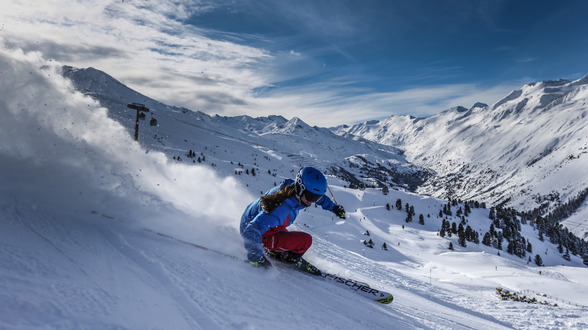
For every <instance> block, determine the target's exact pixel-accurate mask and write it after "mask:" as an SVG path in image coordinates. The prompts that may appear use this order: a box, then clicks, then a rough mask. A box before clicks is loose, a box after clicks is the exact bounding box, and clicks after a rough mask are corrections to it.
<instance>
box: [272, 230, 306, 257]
mask: <svg viewBox="0 0 588 330" xmlns="http://www.w3.org/2000/svg"><path fill="white" fill-rule="evenodd" d="M261 242H262V243H263V246H264V247H265V248H266V249H268V250H270V251H292V252H294V253H304V252H306V250H308V249H309V248H310V246H311V245H312V236H311V235H310V234H307V233H305V232H301V231H278V232H276V233H270V232H269V231H268V232H267V233H265V234H263V236H261Z"/></svg>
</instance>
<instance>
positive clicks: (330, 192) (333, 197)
mask: <svg viewBox="0 0 588 330" xmlns="http://www.w3.org/2000/svg"><path fill="white" fill-rule="evenodd" d="M327 189H328V190H329V194H331V198H332V199H333V202H335V204H339V203H337V200H335V196H333V192H332V191H331V188H329V186H327Z"/></svg>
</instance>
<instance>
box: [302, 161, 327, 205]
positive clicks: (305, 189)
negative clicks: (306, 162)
mask: <svg viewBox="0 0 588 330" xmlns="http://www.w3.org/2000/svg"><path fill="white" fill-rule="evenodd" d="M296 187H297V192H298V196H299V197H301V196H302V195H304V197H305V198H306V200H308V201H310V202H316V201H318V200H319V199H320V198H321V197H322V196H323V195H324V194H325V193H326V192H327V179H326V178H325V176H324V175H323V173H321V171H319V170H317V169H316V168H314V167H304V168H302V169H301V170H300V171H299V172H298V174H297V175H296Z"/></svg>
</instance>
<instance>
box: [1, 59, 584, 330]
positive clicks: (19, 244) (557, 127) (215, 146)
mask: <svg viewBox="0 0 588 330" xmlns="http://www.w3.org/2000/svg"><path fill="white" fill-rule="evenodd" d="M0 75H1V78H2V79H1V84H0V95H2V101H1V102H0V107H1V108H0V111H1V113H2V114H3V121H2V122H1V123H0V126H1V127H0V138H1V139H0V141H1V142H0V158H1V161H0V166H1V167H2V173H3V174H2V175H1V176H0V182H1V185H0V187H1V188H0V228H2V229H1V230H0V251H1V253H0V278H1V280H0V283H1V284H0V328H7V329H21V328H22V329H30V328H96V329H104V328H133V329H137V328H165V329H216V328H218V329H226V328H235V329H257V328H262V329H264V328H271V327H275V328H284V329H299V328H310V329H318V328H320V329H358V328H359V329H363V328H368V329H370V328H393V329H414V328H424V329H428V328H434V329H472V328H473V329H500V328H526V329H541V328H562V329H563V328H565V329H570V328H576V329H581V328H586V327H588V307H587V306H588V298H587V297H588V283H587V282H586V280H585V278H586V266H585V265H584V264H583V260H582V257H581V256H580V255H575V254H573V253H572V254H571V255H569V254H568V258H566V259H564V258H563V256H562V253H561V252H560V251H558V248H560V247H559V246H558V245H557V244H553V243H552V242H551V241H550V240H549V239H548V238H547V237H546V238H545V239H544V240H541V239H540V236H541V233H540V232H541V231H540V229H539V226H538V225H537V224H536V223H534V222H532V221H528V220H523V221H521V218H520V217H516V216H515V217H513V216H511V215H510V214H509V213H508V211H504V210H506V208H504V209H500V208H499V209H491V207H490V206H491V205H501V206H504V207H509V206H510V207H514V208H515V209H517V210H519V209H520V211H530V210H533V209H535V208H536V207H537V206H538V205H541V203H542V202H543V201H545V200H546V199H547V196H550V194H551V193H553V192H557V200H556V202H561V203H564V202H566V201H568V200H569V199H570V198H573V197H575V196H576V195H578V194H579V193H581V192H582V191H584V190H585V189H586V188H587V184H586V179H587V178H588V175H587V173H586V169H585V168H584V167H583V166H581V164H582V163H585V157H586V155H585V154H586V148H587V147H588V146H587V143H588V141H587V140H586V137H587V136H588V134H586V133H587V132H586V131H585V130H586V128H585V126H584V124H583V121H585V118H584V117H583V113H585V111H586V110H585V105H586V100H587V99H588V96H587V95H586V93H587V90H588V88H587V87H586V86H588V85H587V84H586V83H587V81H586V78H584V79H581V80H579V81H575V82H563V81H560V82H551V83H545V82H544V83H539V84H530V85H527V86H525V87H523V88H522V89H521V90H520V91H515V92H513V93H512V94H511V95H509V96H507V97H506V98H505V99H503V100H501V101H499V102H497V103H496V104H495V105H493V106H487V105H480V104H478V105H476V106H474V107H472V108H471V109H469V110H467V109H462V108H458V109H452V110H448V111H446V112H443V113H441V114H439V115H437V116H434V117H431V118H424V119H416V118H410V117H391V118H388V119H387V120H384V121H381V122H370V123H365V124H362V125H356V126H352V127H340V128H336V129H333V130H330V129H327V128H320V127H311V126H309V125H307V124H305V123H304V122H302V121H301V120H299V119H297V118H294V119H291V120H287V119H285V118H283V117H266V118H251V117H247V116H243V117H220V116H209V115H207V114H205V113H202V112H197V111H192V110H189V109H183V108H176V107H173V106H169V105H165V104H162V103H160V102H157V101H156V100H152V99H149V98H147V97H145V96H143V95H141V94H139V93H137V92H135V91H133V90H131V89H129V88H127V87H126V86H124V85H122V84H120V83H119V82H117V81H116V80H114V79H112V77H110V76H108V75H106V74H104V73H102V72H100V71H98V70H94V69H83V70H78V69H74V68H69V67H65V68H62V66H61V65H59V64H58V63H53V62H52V61H47V60H45V59H43V58H42V57H41V56H40V55H39V54H37V53H28V54H25V53H22V52H19V51H7V50H4V49H3V50H0ZM64 76H65V78H64ZM70 79H71V80H70ZM545 95H548V96H545ZM549 95H554V96H553V97H551V96H549ZM129 103H140V104H144V105H145V106H146V107H147V108H149V109H150V112H149V113H147V114H146V118H145V120H141V121H140V130H139V142H138V143H137V142H135V141H134V140H133V134H132V133H133V129H134V124H135V113H134V111H132V110H131V109H129V108H128V107H127V105H128V104H129ZM564 105H566V106H564ZM151 118H154V119H156V121H157V123H155V124H154V125H150V119H151ZM489 118H491V120H489ZM539 129H545V133H542V134H537V130H539ZM335 132H336V133H337V134H335ZM427 132H428V134H427ZM503 141H506V142H503ZM505 150H506V151H508V152H505ZM458 152H459V154H458ZM307 165H312V166H316V167H318V168H320V169H322V170H324V171H325V173H326V174H327V175H328V181H329V185H330V187H331V190H332V193H333V196H334V198H335V199H336V200H337V202H338V203H339V204H341V205H344V206H345V208H346V210H347V219H346V220H344V221H343V220H341V219H338V218H335V217H334V216H333V215H332V214H331V213H328V212H324V211H322V210H319V209H317V208H315V207H310V208H309V209H308V210H307V211H305V212H302V213H301V214H300V216H299V219H298V220H297V222H296V224H295V227H296V228H297V229H298V230H302V231H306V232H308V233H310V234H312V235H313V238H314V243H313V246H312V248H311V249H310V250H309V252H308V254H307V258H308V260H309V261H311V262H312V263H313V264H315V265H316V266H317V267H319V268H321V269H323V270H325V271H328V272H331V273H334V274H338V275H339V276H342V277H347V278H353V279H356V280H359V281H363V282H366V283H369V284H370V286H372V287H374V288H376V289H380V290H385V291H389V292H391V293H393V294H394V298H395V299H394V302H393V303H392V304H390V305H380V304H377V303H374V302H371V301H368V300H365V299H361V298H360V297H358V296H357V295H355V294H354V293H353V292H349V291H346V290H342V289H340V288H338V287H337V286H334V285H330V284H329V283H327V282H324V281H321V280H318V279H316V278H312V277H311V276H309V275H306V274H302V273H296V272H292V271H288V270H287V269H284V268H281V267H279V265H276V267H274V269H271V270H269V271H263V270H259V269H255V268H253V267H250V266H249V265H247V264H245V263H243V262H240V261H239V260H236V259H243V258H245V250H244V248H243V246H242V239H241V237H240V235H239V233H238V223H239V218H240V216H241V213H242V212H243V210H244V208H245V207H246V206H247V204H248V203H250V202H251V201H252V200H254V199H255V198H257V197H258V196H259V195H260V194H261V193H263V192H264V191H266V190H268V189H269V188H271V187H273V186H274V185H275V184H277V183H279V182H281V181H282V180H284V179H285V178H292V177H294V176H295V174H296V172H297V171H298V169H299V168H300V167H301V166H307ZM383 185H387V186H389V187H390V191H389V193H388V194H384V193H383V192H382V189H381V186H383ZM363 186H367V188H365V189H356V188H357V187H363ZM351 187H353V188H351ZM448 196H450V197H452V199H451V200H449V199H448V198H447V197H448ZM484 204H487V206H486V207H483V206H484ZM397 205H399V207H397ZM584 205H585V203H584ZM556 206H557V204H549V205H548V206H546V209H547V210H548V211H550V210H551V209H553V208H555V207H556ZM550 208H551V209H550ZM584 209H585V206H584V207H583V208H582V207H580V208H579V209H578V211H577V212H576V213H574V215H572V216H571V217H570V218H569V219H568V220H566V221H569V222H570V223H576V222H577V223H578V226H579V227H578V228H576V229H578V230H576V231H575V233H577V234H581V233H584V231H582V230H584V229H583V228H585V226H586V220H585V219H586V217H585V213H584V212H583V211H582V210H584ZM411 210H414V212H412V211H411ZM466 210H467V211H466ZM466 213H467V214H466ZM498 213H500V214H501V216H504V217H502V218H501V217H496V216H494V219H490V215H491V214H494V215H496V214H498ZM505 214H506V215H505ZM409 215H410V217H412V221H407V218H408V217H409ZM446 221H447V222H448V223H450V225H449V227H450V229H448V230H447V231H445V230H442V227H443V223H444V222H446ZM572 221H576V222H572ZM509 222H513V223H515V226H517V224H518V226H520V230H518V231H517V233H519V234H515V233H510V235H514V236H516V235H520V237H518V239H519V240H521V238H522V241H523V242H524V243H525V244H524V248H523V249H522V250H521V249H519V250H518V252H519V253H522V254H523V256H522V257H521V256H517V255H515V254H511V253H509V252H507V248H508V247H507V244H508V241H507V240H506V239H504V240H503V236H504V235H506V232H507V231H509V230H510V229H507V228H510V227H509V226H508V223H509ZM565 223H566V222H564V224H565ZM460 225H461V226H460ZM492 225H494V226H493V227H494V228H495V234H492V235H491V242H490V244H488V245H487V244H484V243H483V242H482V241H483V238H484V236H485V234H486V233H488V232H491V226H492ZM452 226H453V227H455V230H454V229H453V228H451V227H452ZM458 227H459V228H458ZM467 228H470V231H469V233H470V234H471V233H472V231H473V232H476V233H478V234H477V236H478V237H477V238H476V235H475V234H471V235H469V236H468V238H467V239H465V241H464V240H461V239H460V238H462V237H464V236H463V235H464V233H465V231H466V229H467ZM441 232H443V233H441ZM158 233H159V234H158ZM449 233H451V236H450V235H449ZM498 237H500V242H501V248H497V247H498V242H499V241H498ZM470 238H471V240H470ZM476 240H478V241H479V242H475V241H476ZM371 243H373V244H371ZM194 244H197V245H199V246H205V247H207V248H209V249H211V250H209V251H205V250H202V249H200V248H197V247H195V246H194ZM368 245H371V246H368ZM450 245H451V246H452V247H453V250H450V249H449V246H450ZM529 247H530V248H529ZM212 250H214V251H212ZM215 251H219V252H221V253H218V252H215ZM225 255H230V256H234V257H236V259H235V258H229V257H226V256H225ZM536 256H539V257H540V260H541V263H543V266H541V267H539V266H538V265H537V264H536ZM497 289H499V290H497ZM506 291H508V292H509V293H508V294H504V293H505V292H506ZM514 293H516V295H515V294H514ZM523 296H525V298H524V299H523V298H522V297H523ZM515 298H516V299H515Z"/></svg>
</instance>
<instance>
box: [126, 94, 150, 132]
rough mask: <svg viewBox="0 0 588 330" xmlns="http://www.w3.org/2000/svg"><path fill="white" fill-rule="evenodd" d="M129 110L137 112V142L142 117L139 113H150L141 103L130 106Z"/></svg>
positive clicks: (128, 106)
mask: <svg viewBox="0 0 588 330" xmlns="http://www.w3.org/2000/svg"><path fill="white" fill-rule="evenodd" d="M127 108H131V109H135V110H137V120H136V121H135V141H139V117H140V115H139V113H140V112H149V109H147V107H145V106H144V105H143V104H141V103H131V104H128V105H127ZM143 116H145V115H143Z"/></svg>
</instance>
